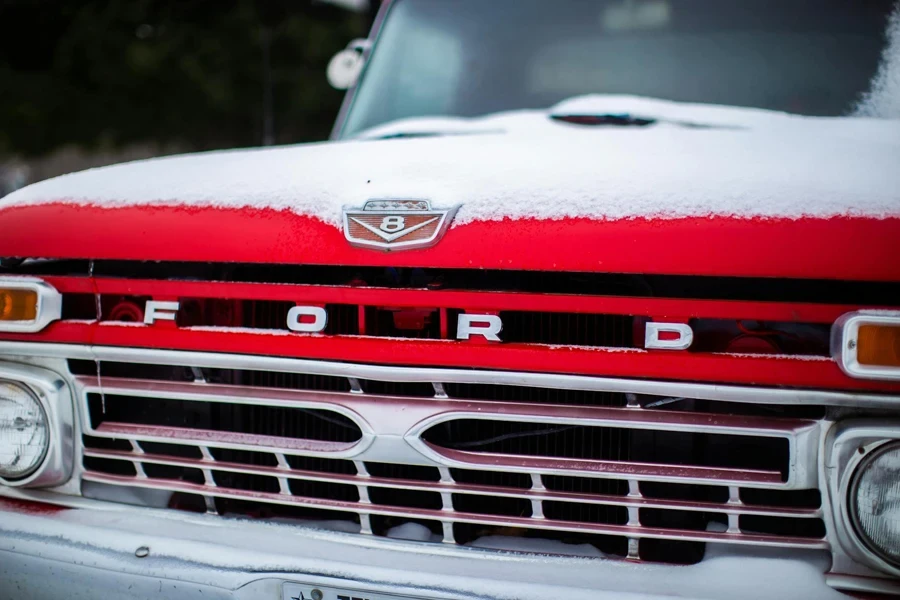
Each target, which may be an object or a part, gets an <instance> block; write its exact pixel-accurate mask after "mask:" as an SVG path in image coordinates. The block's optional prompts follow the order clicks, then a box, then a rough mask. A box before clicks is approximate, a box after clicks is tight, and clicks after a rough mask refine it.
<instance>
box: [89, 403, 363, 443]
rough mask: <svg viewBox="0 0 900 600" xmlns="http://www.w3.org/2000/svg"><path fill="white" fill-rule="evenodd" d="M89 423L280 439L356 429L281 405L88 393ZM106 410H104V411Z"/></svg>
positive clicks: (337, 435) (351, 438)
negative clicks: (180, 428) (206, 431)
mask: <svg viewBox="0 0 900 600" xmlns="http://www.w3.org/2000/svg"><path fill="white" fill-rule="evenodd" d="M88 403H89V408H90V417H91V424H92V425H93V426H94V427H98V426H99V425H100V424H101V423H104V422H117V423H130V424H138V425H155V426H166V427H183V428H193V429H204V430H210V431H230V432H236V433H246V434H254V435H270V436H278V437H284V438H300V439H308V440H326V441H334V442H355V441H357V440H359V439H360V438H361V437H362V432H361V431H360V429H359V427H358V426H357V425H356V424H355V423H354V422H353V421H351V420H350V419H348V418H347V417H345V416H343V415H341V414H338V413H335V412H331V411H325V410H318V409H301V408H281V407H272V406H256V405H243V404H225V403H215V402H196V401H188V400H173V399H166V398H145V397H141V398H135V397H130V396H119V395H115V394H106V395H105V400H104V398H101V396H100V394H89V395H88ZM104 408H105V410H104Z"/></svg>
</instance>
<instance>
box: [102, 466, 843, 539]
mask: <svg viewBox="0 0 900 600" xmlns="http://www.w3.org/2000/svg"><path fill="white" fill-rule="evenodd" d="M84 479H85V480H87V481H94V482H96V483H105V484H109V485H117V486H126V487H141V488H146V489H161V490H168V491H173V492H184V493H188V494H197V495H203V496H214V497H219V498H232V499H236V500H255V501H264V502H271V503H273V504H282V505H285V506H301V507H307V508H323V509H329V510H337V511H343V512H351V513H359V514H368V515H384V516H393V517H401V518H408V519H428V520H433V521H440V522H455V523H472V524H477V525H493V526H500V527H523V528H530V529H545V530H547V529H548V530H553V531H571V532H581V533H595V534H600V535H618V536H626V537H629V538H655V539H677V540H683V541H695V542H727V543H734V544H746V545H755V546H776V547H782V548H785V547H789V548H822V549H826V548H828V547H829V545H828V542H827V541H826V540H824V539H815V538H798V537H780V536H773V535H764V534H750V533H728V532H716V531H687V530H677V529H658V528H652V527H635V526H631V525H608V524H601V523H581V522H573V521H555V520H551V519H547V518H532V517H510V516H493V515H477V514H471V513H463V512H457V511H448V510H435V509H423V508H407V509H401V508H393V507H388V506H380V505H376V504H364V503H357V502H346V501H342V500H328V499H322V498H307V497H303V496H291V495H287V494H280V493H269V492H251V491H246V490H234V489H228V488H222V487H218V486H210V485H203V484H193V483H186V482H182V481H173V480H164V479H140V478H134V477H127V476H120V475H106V474H101V473H93V472H89V471H88V472H85V473H84Z"/></svg>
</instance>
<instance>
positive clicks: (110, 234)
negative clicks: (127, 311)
mask: <svg viewBox="0 0 900 600" xmlns="http://www.w3.org/2000/svg"><path fill="white" fill-rule="evenodd" d="M0 232H2V236H0V256H4V257H43V258H93V259H122V260H160V261H204V262H206V261H214V262H242V263H281V264H333V265H370V266H394V267H399V266H408V267H445V268H478V269H513V270H548V271H581V272H608V273H645V274H679V275H708V276H736V277H785V278H810V279H813V278H815V279H843V280H870V281H900V260H898V255H900V218H884V219H878V218H866V217H830V218H801V219H774V218H765V219H763V218H755V219H746V218H734V217H708V218H704V217H690V218H678V219H659V220H656V219H645V218H637V219H623V220H610V221H599V220H592V219H587V218H570V219H561V220H535V219H525V220H516V221H513V220H504V221H483V222H473V223H469V224H466V225H460V226H456V227H453V228H451V229H450V230H449V231H448V232H447V234H446V235H445V237H444V238H443V239H442V240H441V241H440V242H439V243H438V244H437V245H436V246H435V247H433V248H430V249H425V250H407V251H399V252H382V251H377V250H364V249H356V248H351V247H350V246H349V244H348V243H347V241H346V240H345V239H344V236H343V233H342V232H341V231H340V230H339V229H337V228H335V227H334V226H332V225H329V224H326V223H323V222H322V221H319V220H318V219H315V218H313V217H309V216H302V215H297V214H295V213H292V212H289V211H278V210H273V209H250V208H212V207H185V206H181V207H179V206H174V207H172V206H130V207H120V208H100V207H95V206H77V205H73V204H63V203H56V204H44V205H34V206H10V207H6V208H2V209H0Z"/></svg>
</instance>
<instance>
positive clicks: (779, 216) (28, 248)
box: [0, 101, 900, 279]
mask: <svg viewBox="0 0 900 600" xmlns="http://www.w3.org/2000/svg"><path fill="white" fill-rule="evenodd" d="M644 102H645V104H644V105H642V106H641V107H640V108H641V111H642V114H644V113H653V112H654V111H655V113H656V115H659V114H662V115H663V116H662V117H659V116H655V117H654V118H656V119H658V122H656V123H655V124H653V125H649V126H646V127H615V126H585V125H576V124H571V123H566V122H559V121H558V120H555V119H554V118H552V117H559V116H560V115H573V114H574V115H578V114H588V113H589V112H590V111H589V110H586V109H585V104H584V103H583V102H582V103H581V104H579V103H574V104H569V105H567V106H566V105H560V106H557V107H554V109H551V110H550V111H526V112H519V113H507V114H502V115H496V116H493V117H489V118H484V119H477V120H458V119H454V120H450V121H448V120H446V119H444V120H416V121H412V122H403V123H396V124H392V125H390V126H388V127H386V128H379V129H378V130H373V131H370V132H367V133H366V134H365V135H364V136H363V137H364V138H366V139H357V140H353V141H343V142H328V143H319V144H306V145H298V146H289V147H280V148H271V149H256V150H242V151H225V152H210V153H203V154H195V155H188V156H178V157H169V158H161V159H154V160H147V161H138V162H133V163H127V164H122V165H116V166H112V167H104V168H99V169H92V170H89V171H84V172H81V173H75V174H71V175H65V176H62V177H58V178H55V179H51V180H48V181H44V182H40V183H37V184H34V185H31V186H28V187H26V188H23V189H22V190H19V191H17V192H15V193H13V194H11V195H9V196H7V197H6V198H4V199H2V200H0V230H2V231H3V232H4V235H3V236H2V239H0V256H45V257H54V258H62V257H83V258H121V259H143V260H216V261H240V262H284V263H320V264H321V263H326V264H327V263H332V264H337V263H340V264H385V265H394V266H402V265H409V266H458V267H469V266H477V267H481V268H523V269H567V270H569V269H571V270H587V271H597V270H601V271H619V272H673V273H695V274H710V275H712V274H719V275H723V274H731V275H761V276H799V277H842V278H879V279H883V278H885V277H889V278H891V279H900V266H898V264H900V261H897V260H895V257H896V251H897V247H898V245H900V242H897V240H900V169H898V168H897V165H898V164H900V121H889V120H875V119H862V118H828V119H826V118H810V117H799V116H792V115H786V114H781V113H770V112H766V111H758V110H752V111H751V110H746V109H723V108H720V107H713V110H709V107H700V108H697V107H691V106H690V105H680V104H675V103H664V102H661V101H650V105H649V106H648V105H647V104H646V101H644ZM654 103H656V104H654ZM673 106H675V107H680V108H679V110H680V111H681V112H678V111H675V110H674V109H673V108H672V107H673ZM685 107H687V109H685ZM588 108H591V107H590V106H588ZM663 109H666V110H663ZM673 111H674V112H673ZM685 111H686V112H685ZM692 111H693V112H692ZM651 116H653V115H651ZM437 133H440V134H442V135H433V134H437ZM447 134H452V135H447ZM384 138H390V139H384ZM373 198H414V199H426V200H430V201H431V202H432V205H434V206H437V207H450V206H455V205H460V209H459V211H458V212H457V215H456V218H455V220H454V222H453V226H452V228H451V230H450V231H449V232H448V233H447V235H446V237H445V239H444V240H443V241H442V242H441V243H440V244H439V245H438V246H436V247H434V248H431V249H428V250H414V251H405V252H402V253H399V252H398V253H390V254H389V255H387V254H385V253H382V252H379V251H372V250H359V249H351V248H350V247H349V246H348V245H347V242H346V241H345V240H344V238H343V234H342V232H341V230H340V228H341V222H342V219H341V215H342V208H343V207H345V206H353V207H360V206H361V205H362V204H363V203H364V202H365V201H366V200H369V199H373ZM785 253H787V257H790V259H791V261H796V263H797V264H796V265H794V266H791V267H787V268H784V267H777V264H778V263H784V262H785V261H786V255H785ZM854 253H856V254H854ZM859 253H862V254H859ZM767 254H772V261H773V262H772V263H771V264H766V260H765V258H764V257H763V255H767ZM806 254H809V256H808V257H807V258H806V259H803V258H801V256H800V255H806ZM848 256H849V257H852V260H849V259H848ZM892 256H893V257H894V259H892V258H891V257H892ZM791 261H788V262H791ZM864 262H865V263H881V264H880V266H874V267H873V266H871V265H870V266H864V265H861V263H864ZM816 265H817V266H816Z"/></svg>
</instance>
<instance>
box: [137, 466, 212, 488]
mask: <svg viewBox="0 0 900 600" xmlns="http://www.w3.org/2000/svg"><path fill="white" fill-rule="evenodd" d="M143 465H144V473H145V474H146V475H147V477H149V478H150V479H171V480H172V481H187V482H190V483H196V484H197V485H203V471H201V470H200V469H191V468H187V467H174V466H171V465H156V464H153V463H143Z"/></svg>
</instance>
